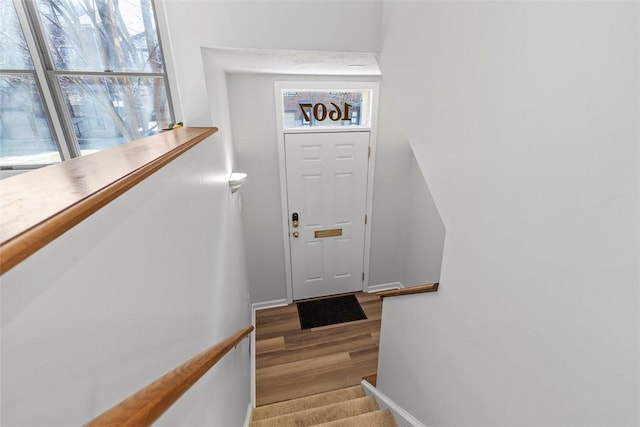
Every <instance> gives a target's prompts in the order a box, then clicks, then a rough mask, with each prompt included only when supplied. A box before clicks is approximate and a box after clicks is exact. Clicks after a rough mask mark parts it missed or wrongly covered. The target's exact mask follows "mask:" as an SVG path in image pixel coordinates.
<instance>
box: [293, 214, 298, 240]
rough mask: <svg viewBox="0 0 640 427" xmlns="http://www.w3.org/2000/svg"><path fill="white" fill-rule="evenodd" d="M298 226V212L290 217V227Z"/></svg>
mask: <svg viewBox="0 0 640 427" xmlns="http://www.w3.org/2000/svg"><path fill="white" fill-rule="evenodd" d="M298 224H299V223H298V212H294V213H293V215H291V226H292V227H294V228H295V227H297V226H298ZM296 237H297V236H296Z"/></svg>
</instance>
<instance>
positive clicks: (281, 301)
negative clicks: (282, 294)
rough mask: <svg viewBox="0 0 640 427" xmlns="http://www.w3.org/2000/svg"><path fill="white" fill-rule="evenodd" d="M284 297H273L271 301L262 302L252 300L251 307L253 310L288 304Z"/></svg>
mask: <svg viewBox="0 0 640 427" xmlns="http://www.w3.org/2000/svg"><path fill="white" fill-rule="evenodd" d="M288 304H289V303H288V302H287V300H286V298H282V299H274V300H273V301H262V302H254V303H253V304H251V308H252V309H253V311H255V310H264V309H266V308H274V307H282V306H283V305H288Z"/></svg>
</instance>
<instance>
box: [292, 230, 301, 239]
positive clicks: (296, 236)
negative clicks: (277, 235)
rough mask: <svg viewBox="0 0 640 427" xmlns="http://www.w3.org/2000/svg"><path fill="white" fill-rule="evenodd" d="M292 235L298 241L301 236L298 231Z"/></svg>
mask: <svg viewBox="0 0 640 427" xmlns="http://www.w3.org/2000/svg"><path fill="white" fill-rule="evenodd" d="M292 234H293V237H295V238H296V239H297V238H298V236H300V233H298V232H297V231H294V232H293V233H292Z"/></svg>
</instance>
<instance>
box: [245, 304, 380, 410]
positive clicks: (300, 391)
mask: <svg viewBox="0 0 640 427" xmlns="http://www.w3.org/2000/svg"><path fill="white" fill-rule="evenodd" d="M356 297H357V298H358V301H359V302H360V305H361V306H362V308H363V310H364V312H365V314H366V315H367V319H366V320H358V321H355V322H347V323H340V324H337V325H330V326H323V327H321V328H312V329H305V330H303V329H301V327H300V321H299V320H298V311H297V308H296V305H295V304H290V305H288V306H286V307H277V308H271V309H266V310H258V311H256V405H257V406H262V405H266V404H269V403H273V402H279V401H282V400H289V399H294V398H296V397H301V396H308V395H310V394H315V393H321V392H324V391H329V390H335V389H338V388H342V387H347V386H351V385H356V384H359V383H360V380H361V379H362V378H363V377H365V376H369V375H374V374H376V372H377V368H378V344H379V341H380V316H381V314H382V302H381V301H380V298H379V297H378V296H376V295H375V294H364V293H362V292H358V293H356Z"/></svg>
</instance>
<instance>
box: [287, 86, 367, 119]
mask: <svg viewBox="0 0 640 427" xmlns="http://www.w3.org/2000/svg"><path fill="white" fill-rule="evenodd" d="M371 99H372V97H371V90H344V89H336V90H332V89H322V90H315V89H301V90H296V89H283V90H282V108H283V110H282V113H283V114H282V117H283V126H284V128H285V129H299V128H312V127H370V126H371Z"/></svg>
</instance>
